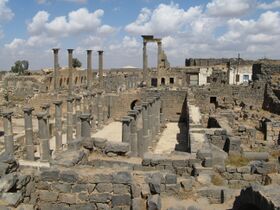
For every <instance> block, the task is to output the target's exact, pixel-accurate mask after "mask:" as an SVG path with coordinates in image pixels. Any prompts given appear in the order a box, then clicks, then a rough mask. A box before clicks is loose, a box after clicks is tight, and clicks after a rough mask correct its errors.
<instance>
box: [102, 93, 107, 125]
mask: <svg viewBox="0 0 280 210" xmlns="http://www.w3.org/2000/svg"><path fill="white" fill-rule="evenodd" d="M102 99H103V103H102V104H103V124H104V125H105V124H106V123H107V120H108V106H107V104H108V103H107V97H106V96H103V98H102Z"/></svg>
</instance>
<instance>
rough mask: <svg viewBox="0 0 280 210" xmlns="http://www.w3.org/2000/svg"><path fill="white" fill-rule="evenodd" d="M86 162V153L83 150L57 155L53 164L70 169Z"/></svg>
mask: <svg viewBox="0 0 280 210" xmlns="http://www.w3.org/2000/svg"><path fill="white" fill-rule="evenodd" d="M82 162H86V153H85V152H84V151H83V150H76V149H75V150H67V151H63V152H61V153H59V154H58V155H57V156H56V157H55V159H54V160H53V163H54V164H56V165H61V166H66V167H71V166H74V165H77V164H79V163H82Z"/></svg>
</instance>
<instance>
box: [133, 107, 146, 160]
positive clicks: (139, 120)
mask: <svg viewBox="0 0 280 210" xmlns="http://www.w3.org/2000/svg"><path fill="white" fill-rule="evenodd" d="M134 109H135V110H136V111H137V119H136V128H137V148H138V156H139V157H143V156H144V142H143V118H142V106H135V108H134Z"/></svg>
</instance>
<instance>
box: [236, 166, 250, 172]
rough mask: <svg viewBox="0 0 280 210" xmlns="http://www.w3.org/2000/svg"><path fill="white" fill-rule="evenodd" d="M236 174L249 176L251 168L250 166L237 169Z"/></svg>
mask: <svg viewBox="0 0 280 210" xmlns="http://www.w3.org/2000/svg"><path fill="white" fill-rule="evenodd" d="M237 172H239V173H242V174H249V173H250V172H251V167H250V166H242V167H238V168H237Z"/></svg>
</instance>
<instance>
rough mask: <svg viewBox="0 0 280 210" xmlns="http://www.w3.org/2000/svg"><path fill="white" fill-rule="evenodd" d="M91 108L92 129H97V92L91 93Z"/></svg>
mask: <svg viewBox="0 0 280 210" xmlns="http://www.w3.org/2000/svg"><path fill="white" fill-rule="evenodd" d="M90 103H91V110H90V114H91V127H92V131H96V116H95V115H96V114H95V113H96V111H95V110H96V107H95V106H96V93H91V100H90Z"/></svg>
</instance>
